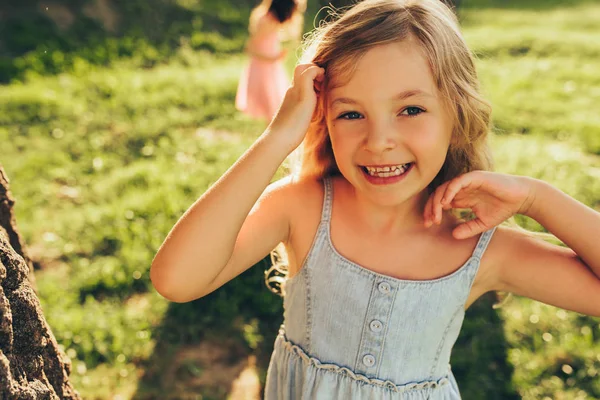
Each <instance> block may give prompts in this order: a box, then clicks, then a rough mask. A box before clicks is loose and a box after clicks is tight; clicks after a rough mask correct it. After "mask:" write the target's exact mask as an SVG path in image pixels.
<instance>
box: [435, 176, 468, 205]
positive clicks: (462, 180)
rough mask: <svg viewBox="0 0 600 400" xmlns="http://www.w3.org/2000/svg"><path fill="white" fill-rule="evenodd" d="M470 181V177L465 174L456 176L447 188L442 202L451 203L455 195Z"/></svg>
mask: <svg viewBox="0 0 600 400" xmlns="http://www.w3.org/2000/svg"><path fill="white" fill-rule="evenodd" d="M469 183H470V178H469V177H468V176H467V175H466V174H465V175H461V176H459V177H458V178H455V179H454V180H453V181H451V182H450V184H449V185H448V187H447V188H446V193H445V194H444V197H443V198H442V201H441V202H442V204H450V203H451V202H452V200H454V196H456V195H457V194H458V192H460V191H461V190H462V189H463V188H465V187H467V186H468V185H469Z"/></svg>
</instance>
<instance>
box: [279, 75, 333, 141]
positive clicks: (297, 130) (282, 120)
mask: <svg viewBox="0 0 600 400" xmlns="http://www.w3.org/2000/svg"><path fill="white" fill-rule="evenodd" d="M324 75H325V70H324V69H323V68H320V67H318V66H316V65H314V64H300V65H298V66H297V67H296V69H295V71H294V79H293V80H292V84H291V86H290V87H289V88H288V90H287V92H286V94H285V97H284V99H283V102H282V103H281V106H280V108H279V110H278V111H277V114H276V115H275V117H274V118H273V121H272V122H271V124H270V125H269V128H268V130H269V131H270V133H271V134H273V133H275V134H277V135H281V139H282V140H283V141H284V142H285V143H286V145H287V146H289V147H290V148H291V150H293V149H295V148H296V147H298V146H299V145H300V143H302V140H303V139H304V135H305V134H306V131H307V130H308V126H309V124H310V122H311V119H312V117H313V113H314V111H315V107H316V105H317V96H318V94H319V92H320V87H321V84H322V82H323V78H324ZM291 150H290V151H291Z"/></svg>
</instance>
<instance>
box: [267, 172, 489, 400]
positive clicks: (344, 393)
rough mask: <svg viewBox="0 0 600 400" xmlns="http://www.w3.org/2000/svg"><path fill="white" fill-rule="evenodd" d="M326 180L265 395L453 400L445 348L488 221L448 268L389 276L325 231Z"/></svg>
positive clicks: (271, 398)
mask: <svg viewBox="0 0 600 400" xmlns="http://www.w3.org/2000/svg"><path fill="white" fill-rule="evenodd" d="M324 185H325V199H324V202H323V210H322V216H321V222H320V224H319V227H318V229H317V233H316V235H315V238H314V241H313V244H312V247H311V249H310V251H309V253H308V256H307V258H306V261H305V263H304V266H303V267H302V268H301V269H300V271H299V272H298V273H297V274H296V275H295V276H293V277H291V278H289V279H288V280H287V281H286V283H285V285H284V290H285V296H284V323H283V325H282V327H281V329H280V332H279V335H278V336H277V338H276V340H275V347H274V351H273V355H272V357H271V361H270V364H269V368H268V371H267V381H266V385H265V399H267V400H288V399H290V400H291V399H319V400H320V399H324V400H337V399H345V400H346V399H356V400H367V399H368V400H384V399H385V400H399V399H402V400H426V399H427V400H456V399H460V398H461V397H460V392H459V389H458V386H457V383H456V380H455V379H454V376H453V374H452V370H451V368H450V353H451V351H452V347H453V346H454V343H455V342H456V339H457V337H458V334H459V331H460V328H461V326H462V323H463V320H464V315H465V310H464V307H465V303H466V301H467V298H468V296H469V293H470V290H471V286H472V285H473V281H474V279H475V275H476V273H477V270H478V268H479V264H480V260H481V257H482V256H483V253H484V252H485V249H486V248H487V245H488V243H489V241H490V239H491V237H492V235H493V233H494V231H495V228H493V229H490V230H489V231H486V232H484V233H482V234H481V235H480V238H479V241H478V243H477V246H476V248H475V250H474V252H473V254H472V256H471V257H470V258H469V259H468V260H467V261H466V262H465V263H464V264H463V265H462V266H461V267H460V268H459V269H457V270H456V271H454V272H453V273H451V274H449V275H447V276H444V277H441V278H437V279H431V280H404V279H396V278H392V277H389V276H386V275H382V274H378V273H376V272H373V271H371V270H368V269H367V268H364V267H362V266H360V265H358V264H356V263H353V262H351V261H350V260H348V259H346V258H344V257H343V256H342V255H341V254H339V253H338V252H337V250H336V249H335V247H334V246H333V244H332V242H331V235H330V219H331V204H332V197H333V187H332V182H331V180H330V179H328V178H326V179H325V180H324Z"/></svg>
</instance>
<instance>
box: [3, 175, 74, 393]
mask: <svg viewBox="0 0 600 400" xmlns="http://www.w3.org/2000/svg"><path fill="white" fill-rule="evenodd" d="M13 204H14V200H13V199H12V196H11V193H10V191H9V187H8V179H7V178H6V174H5V173H4V170H3V169H2V167H1V166H0V399H3V400H4V399H6V400H12V399H15V400H17V399H18V400H25V399H27V400H38V399H39V400H41V399H44V400H46V399H48V400H50V399H51V400H55V399H73V400H74V399H81V397H80V396H79V394H78V393H77V392H76V391H75V389H74V388H73V386H72V385H71V383H70V382H69V374H70V372H71V364H70V362H69V360H68V358H67V357H66V355H65V354H64V353H62V352H61V351H60V349H59V348H58V343H57V342H56V339H55V338H54V335H53V334H52V331H51V330H50V327H49V326H48V323H47V322H46V319H45V318H44V315H43V313H42V310H41V307H40V303H39V300H38V298H37V296H36V294H35V292H34V290H33V287H32V284H31V282H30V280H29V277H30V276H31V277H33V268H32V264H31V261H29V259H28V257H27V256H26V254H25V252H24V246H23V245H22V243H21V238H20V236H19V234H18V231H17V228H16V222H15V219H14V216H13V213H12V207H13Z"/></svg>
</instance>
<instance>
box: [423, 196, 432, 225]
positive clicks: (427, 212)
mask: <svg viewBox="0 0 600 400" xmlns="http://www.w3.org/2000/svg"><path fill="white" fill-rule="evenodd" d="M432 203H433V194H431V195H430V196H429V198H428V199H427V202H426V203H425V207H424V208H423V223H424V224H425V227H426V228H429V227H430V226H431V225H433V223H432V222H431V204H432Z"/></svg>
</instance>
